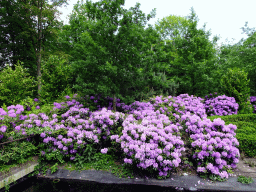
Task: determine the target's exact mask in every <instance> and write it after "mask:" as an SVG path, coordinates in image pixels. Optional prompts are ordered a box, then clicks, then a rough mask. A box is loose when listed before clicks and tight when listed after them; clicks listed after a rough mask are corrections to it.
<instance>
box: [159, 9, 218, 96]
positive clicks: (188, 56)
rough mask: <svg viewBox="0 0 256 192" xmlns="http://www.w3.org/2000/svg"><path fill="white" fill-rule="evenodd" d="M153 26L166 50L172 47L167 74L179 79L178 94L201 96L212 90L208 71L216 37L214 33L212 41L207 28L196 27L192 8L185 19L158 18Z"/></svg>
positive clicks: (213, 55) (212, 84)
mask: <svg viewBox="0 0 256 192" xmlns="http://www.w3.org/2000/svg"><path fill="white" fill-rule="evenodd" d="M204 28H205V25H204ZM156 29H157V30H158V31H159V33H160V34H161V36H162V39H164V40H165V41H166V44H167V47H166V51H168V50H169V51H170V52H173V50H175V52H174V53H172V54H170V55H171V56H172V57H171V58H172V59H171V58H169V59H170V60H169V61H170V64H171V66H170V67H171V71H170V72H169V73H168V76H169V77H175V78H174V80H175V82H178V83H179V85H180V87H179V89H178V94H181V93H188V94H190V95H197V96H203V95H206V94H207V93H208V92H211V91H214V90H215V89H214V87H215V85H214V84H215V83H214V77H212V74H211V73H212V72H213V71H214V70H216V66H215V65H214V63H215V60H216V50H215V48H214V44H215V43H216V41H217V40H218V37H216V36H215V37H214V39H213V42H210V41H209V36H210V32H207V33H206V32H205V29H199V30H198V29H197V17H196V14H195V12H194V10H193V8H192V9H191V15H190V16H189V17H188V18H187V19H183V18H181V17H176V16H170V17H167V18H164V19H163V20H161V21H158V23H157V24H156ZM173 48H174V49H173ZM173 56H174V58H173Z"/></svg>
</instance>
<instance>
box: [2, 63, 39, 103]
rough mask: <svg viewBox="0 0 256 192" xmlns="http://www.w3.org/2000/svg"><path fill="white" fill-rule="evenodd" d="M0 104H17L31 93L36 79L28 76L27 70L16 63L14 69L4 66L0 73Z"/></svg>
mask: <svg viewBox="0 0 256 192" xmlns="http://www.w3.org/2000/svg"><path fill="white" fill-rule="evenodd" d="M0 79H1V82H0V106H2V105H3V103H5V104H6V105H7V106H9V105H12V104H18V103H19V102H20V101H21V100H22V99H25V98H26V97H27V96H31V95H33V92H34V90H35V87H36V83H35V82H36V81H35V80H34V79H33V78H31V77H29V76H28V73H27V70H25V69H23V67H22V66H21V65H20V64H19V62H18V64H17V66H16V69H15V70H12V68H11V67H7V68H5V69H4V70H3V71H1V73H0Z"/></svg>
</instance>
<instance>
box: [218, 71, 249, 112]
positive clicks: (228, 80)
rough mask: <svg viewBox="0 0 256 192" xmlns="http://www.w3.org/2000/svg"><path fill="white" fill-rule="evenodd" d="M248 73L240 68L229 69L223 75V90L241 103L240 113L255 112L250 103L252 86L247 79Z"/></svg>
mask: <svg viewBox="0 0 256 192" xmlns="http://www.w3.org/2000/svg"><path fill="white" fill-rule="evenodd" d="M247 75H248V73H245V72H244V71H243V70H241V69H239V68H234V69H229V71H228V72H227V74H225V75H223V77H222V79H221V82H220V83H221V87H222V91H223V92H224V93H225V94H226V95H227V96H228V97H234V98H235V100H236V102H237V103H238V104H239V109H238V113H239V114H249V113H252V112H253V108H252V105H251V104H250V96H249V94H250V88H249V87H248V83H249V81H250V80H247Z"/></svg>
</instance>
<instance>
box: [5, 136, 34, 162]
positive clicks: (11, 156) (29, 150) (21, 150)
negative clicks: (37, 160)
mask: <svg viewBox="0 0 256 192" xmlns="http://www.w3.org/2000/svg"><path fill="white" fill-rule="evenodd" d="M1 148H2V149H1V155H0V164H1V165H12V164H21V163H24V161H25V160H26V159H27V158H28V157H31V156H35V155H37V147H36V146H35V143H34V141H33V142H27V141H21V142H19V141H15V142H12V143H8V144H5V145H4V148H3V146H1Z"/></svg>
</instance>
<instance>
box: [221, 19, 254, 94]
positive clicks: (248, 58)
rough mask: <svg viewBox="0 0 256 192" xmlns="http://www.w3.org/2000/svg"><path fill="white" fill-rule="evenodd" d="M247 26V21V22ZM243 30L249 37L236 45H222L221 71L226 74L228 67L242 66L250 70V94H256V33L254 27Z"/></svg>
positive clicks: (243, 68) (247, 70)
mask: <svg viewBox="0 0 256 192" xmlns="http://www.w3.org/2000/svg"><path fill="white" fill-rule="evenodd" d="M245 27H247V22H246V23H245ZM241 29H243V32H246V33H247V35H248V38H247V39H241V40H240V41H239V42H238V43H236V44H234V45H223V46H221V53H220V63H219V64H220V67H221V71H222V72H221V73H222V74H225V73H227V71H228V68H235V67H236V68H241V69H242V70H244V71H245V72H248V79H250V83H249V87H250V90H251V92H250V94H251V95H255V94H256V89H255V85H256V71H255V69H256V63H255V54H256V48H255V46H256V40H255V39H256V38H255V37H256V33H255V31H254V30H253V29H250V28H244V27H242V28H241Z"/></svg>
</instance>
